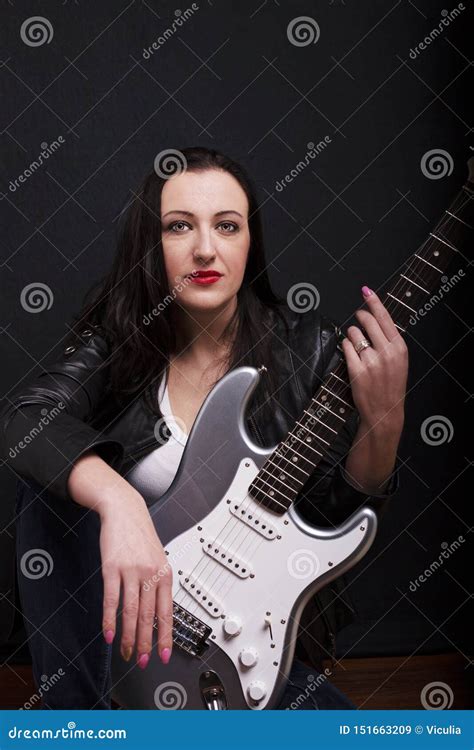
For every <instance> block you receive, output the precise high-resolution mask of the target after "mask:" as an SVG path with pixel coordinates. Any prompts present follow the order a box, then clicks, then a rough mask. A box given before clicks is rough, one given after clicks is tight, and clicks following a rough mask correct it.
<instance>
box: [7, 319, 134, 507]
mask: <svg viewBox="0 0 474 750" xmlns="http://www.w3.org/2000/svg"><path fill="white" fill-rule="evenodd" d="M108 360H109V349H108V345H107V342H106V339H105V336H103V335H102V330H101V328H100V327H99V326H92V327H90V328H88V329H86V330H84V331H82V335H81V336H80V337H78V341H77V343H76V344H75V345H70V346H67V347H66V348H65V349H64V350H63V353H62V355H61V356H60V357H59V358H58V359H57V360H56V361H55V362H53V363H52V364H50V365H49V366H48V367H47V368H46V369H45V370H44V371H43V372H42V373H40V374H39V375H37V376H36V378H34V379H33V380H30V381H29V382H27V383H26V384H24V385H22V386H20V387H19V388H17V389H16V390H15V391H14V392H13V394H11V395H10V396H9V397H7V398H5V399H4V403H3V405H2V409H1V412H0V456H1V458H2V459H3V461H4V462H5V463H6V465H7V466H9V467H10V468H11V470H12V471H13V473H15V474H16V475H17V476H20V477H24V478H26V479H33V480H35V481H36V482H38V484H40V485H41V486H42V487H43V488H44V489H47V490H48V491H50V492H51V493H53V494H54V495H56V496H57V497H59V498H61V499H62V500H65V501H71V500H72V498H71V496H70V494H69V493H68V490H67V481H68V477H69V474H70V472H71V470H72V468H73V466H74V463H75V461H77V459H78V458H80V456H82V455H83V454H84V453H86V452H87V451H88V450H90V449H93V450H94V451H96V452H97V453H98V455H99V456H101V458H103V459H104V460H105V461H107V462H108V463H109V464H110V465H111V466H112V467H113V468H115V467H116V466H117V465H118V464H119V463H120V461H121V459H122V457H123V451H124V447H123V445H122V443H120V442H119V441H117V440H110V439H108V438H107V437H104V436H102V435H101V433H100V432H99V431H97V430H95V429H94V428H92V427H91V426H90V425H89V424H88V420H89V419H90V417H91V416H92V415H93V413H94V410H95V408H96V407H97V405H98V404H99V403H100V401H101V399H102V398H103V397H104V393H105V390H106V387H107V381H108V367H107V364H108Z"/></svg>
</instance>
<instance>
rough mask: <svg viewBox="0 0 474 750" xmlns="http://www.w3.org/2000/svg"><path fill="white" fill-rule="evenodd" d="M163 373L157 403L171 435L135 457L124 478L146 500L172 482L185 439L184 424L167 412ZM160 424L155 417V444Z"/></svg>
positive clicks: (159, 492)
mask: <svg viewBox="0 0 474 750" xmlns="http://www.w3.org/2000/svg"><path fill="white" fill-rule="evenodd" d="M165 375H166V373H163V377H162V379H161V382H160V385H159V387H158V403H159V405H160V409H161V412H162V414H163V418H164V421H165V422H166V427H168V429H169V431H170V432H171V435H170V437H169V439H168V440H167V442H165V443H163V444H162V445H159V446H158V448H155V449H154V450H153V451H151V453H148V454H147V455H146V456H144V457H143V458H142V459H139V461H138V462H137V464H136V465H135V466H133V467H132V468H131V469H130V471H129V472H128V473H127V474H126V477H125V478H126V479H127V481H128V482H130V484H132V485H133V486H134V487H135V489H137V490H138V492H139V493H140V494H141V495H143V497H144V498H145V499H146V500H147V501H148V502H154V501H155V500H158V499H159V498H160V497H161V496H162V495H163V494H164V493H165V492H166V490H167V489H168V487H169V486H170V484H171V483H172V481H173V479H174V477H175V475H176V472H177V470H178V466H179V463H180V461H181V456H182V455H183V451H184V448H185V445H186V443H187V440H188V434H187V432H186V431H185V425H184V424H183V422H182V420H180V419H179V418H176V417H175V416H174V415H173V413H172V411H171V406H170V400H169V395H168V386H166V388H164V384H165ZM163 426H164V425H163V420H161V419H159V420H157V422H156V425H155V434H156V437H157V442H158V443H159V439H160V433H161V432H162V429H163Z"/></svg>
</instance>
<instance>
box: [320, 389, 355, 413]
mask: <svg viewBox="0 0 474 750" xmlns="http://www.w3.org/2000/svg"><path fill="white" fill-rule="evenodd" d="M321 388H324V390H325V391H327V392H328V393H330V394H331V396H335V397H336V398H338V399H339V401H342V403H343V404H345V405H346V406H347V407H348V408H349V409H352V406H351V405H350V404H348V403H347V401H344V399H343V398H341V397H340V396H338V395H337V393H333V392H332V391H330V390H329V388H326V386H325V385H322V386H321Z"/></svg>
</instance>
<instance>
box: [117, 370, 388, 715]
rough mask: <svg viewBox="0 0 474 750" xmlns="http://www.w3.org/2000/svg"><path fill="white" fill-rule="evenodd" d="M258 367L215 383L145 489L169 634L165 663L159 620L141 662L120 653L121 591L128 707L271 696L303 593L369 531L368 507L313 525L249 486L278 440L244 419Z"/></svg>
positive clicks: (288, 660)
mask: <svg viewBox="0 0 474 750" xmlns="http://www.w3.org/2000/svg"><path fill="white" fill-rule="evenodd" d="M259 378H260V374H259V372H258V371H257V370H256V369H254V368H252V367H240V368H238V369H235V370H233V371H231V372H230V373H228V374H227V375H226V376H225V377H223V378H222V379H221V380H220V381H219V382H218V383H217V384H216V386H215V387H214V388H213V390H212V391H211V392H210V393H209V394H208V396H207V398H206V400H205V401H204V403H203V405H202V407H201V409H200V411H199V414H198V416H197V418H196V420H195V422H194V424H193V427H192V430H191V432H190V435H189V437H188V441H187V444H186V448H185V450H184V453H183V456H182V459H181V462H180V465H179V468H178V471H177V474H176V476H175V478H174V481H173V483H172V484H171V486H170V487H169V489H168V490H167V491H166V493H165V494H164V495H163V496H162V497H161V498H160V500H159V501H158V502H155V503H154V504H150V503H149V500H148V499H147V498H146V497H145V500H146V501H147V504H149V509H150V514H151V516H152V519H153V522H154V524H155V528H156V530H157V533H158V535H159V537H160V540H161V542H162V544H163V546H164V548H165V550H166V552H167V554H168V560H169V563H170V565H171V568H172V570H173V601H174V604H175V607H176V609H175V618H174V623H175V632H174V646H173V651H172V655H171V660H170V662H169V664H168V665H163V664H162V663H161V661H160V659H159V657H158V654H157V647H156V635H157V631H156V628H155V629H154V631H153V632H154V641H153V647H152V651H151V654H150V662H149V663H148V666H147V667H146V669H145V670H141V669H140V668H139V667H138V666H137V665H136V663H135V662H134V661H130V662H128V663H127V662H125V660H124V659H123V658H122V656H121V654H120V640H121V629H120V628H121V619H122V618H121V614H120V613H121V611H122V607H123V602H122V599H121V600H120V604H119V609H118V613H117V633H116V636H115V639H114V644H113V655H112V684H113V693H112V696H113V698H114V700H116V701H117V702H118V703H119V704H120V705H121V706H123V707H124V708H130V709H154V710H156V709H164V710H166V709H185V710H192V709H217V710H222V709H257V710H258V709H271V708H275V707H276V706H277V705H278V703H279V701H280V699H281V696H282V693H283V691H284V688H285V684H286V680H287V677H288V675H289V671H290V668H291V664H292V661H293V655H294V649H295V639H296V634H297V630H298V625H299V620H300V617H301V613H302V611H303V609H304V607H305V604H306V602H307V601H308V599H309V598H310V597H311V596H312V595H313V594H314V593H315V592H316V591H317V590H318V589H320V588H321V587H322V586H323V585H325V584H326V583H327V582H329V581H330V580H332V579H334V578H336V577H338V576H339V575H341V573H343V572H344V571H346V570H348V569H349V568H351V567H352V566H353V565H354V564H355V563H356V562H357V561H358V560H360V559H361V558H362V557H363V555H364V554H365V553H366V552H367V550H368V549H369V547H370V545H371V543H372V541H373V539H374V536H375V533H376V526H377V522H376V516H375V513H374V512H373V511H372V510H371V509H370V508H364V509H361V510H360V511H358V512H357V513H355V514H354V515H353V516H351V518H349V519H348V520H347V521H346V522H345V523H344V524H343V525H341V526H340V527H338V528H335V529H322V528H314V527H312V526H310V525H308V524H307V523H306V522H305V521H304V520H303V519H302V518H301V517H300V516H299V515H298V513H297V512H296V510H295V507H294V505H291V506H290V508H289V509H288V510H286V511H285V512H284V513H282V514H279V513H275V512H273V511H272V510H270V509H268V508H267V507H265V506H264V505H262V504H261V503H259V502H257V501H256V500H255V499H253V497H252V496H251V495H250V494H249V493H248V488H249V485H250V483H251V482H252V480H253V479H254V478H255V476H256V475H257V474H258V472H259V470H260V468H261V466H262V464H263V463H264V462H265V460H266V459H267V458H268V456H270V455H271V454H272V452H273V451H274V449H275V448H274V447H273V448H270V449H268V450H267V449H262V448H261V447H260V446H257V445H256V444H255V443H254V442H253V441H252V440H251V438H250V436H249V435H248V433H247V430H246V427H245V421H244V415H245V409H246V405H247V403H248V401H249V399H250V396H251V394H252V392H253V390H254V389H255V387H256V385H257V383H258V380H259ZM282 476H283V475H282ZM156 580H157V581H158V580H159V577H157V579H156ZM158 585H159V583H158ZM132 658H133V657H132Z"/></svg>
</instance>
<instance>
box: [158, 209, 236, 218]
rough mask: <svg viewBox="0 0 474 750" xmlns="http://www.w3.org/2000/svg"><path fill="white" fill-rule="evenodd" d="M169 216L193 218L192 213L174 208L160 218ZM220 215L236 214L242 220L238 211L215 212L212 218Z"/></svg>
mask: <svg viewBox="0 0 474 750" xmlns="http://www.w3.org/2000/svg"><path fill="white" fill-rule="evenodd" d="M169 214H184V216H190V217H194V214H193V213H192V211H182V210H181V209H179V208H175V209H173V210H172V211H167V212H166V213H165V214H163V216H162V217H161V218H162V219H164V218H165V217H166V216H168V215H169ZM222 214H237V216H240V218H241V219H243V218H244V217H243V216H242V214H240V213H239V212H238V211H234V210H233V209H229V210H228V211H217V212H216V213H215V214H214V216H222Z"/></svg>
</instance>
